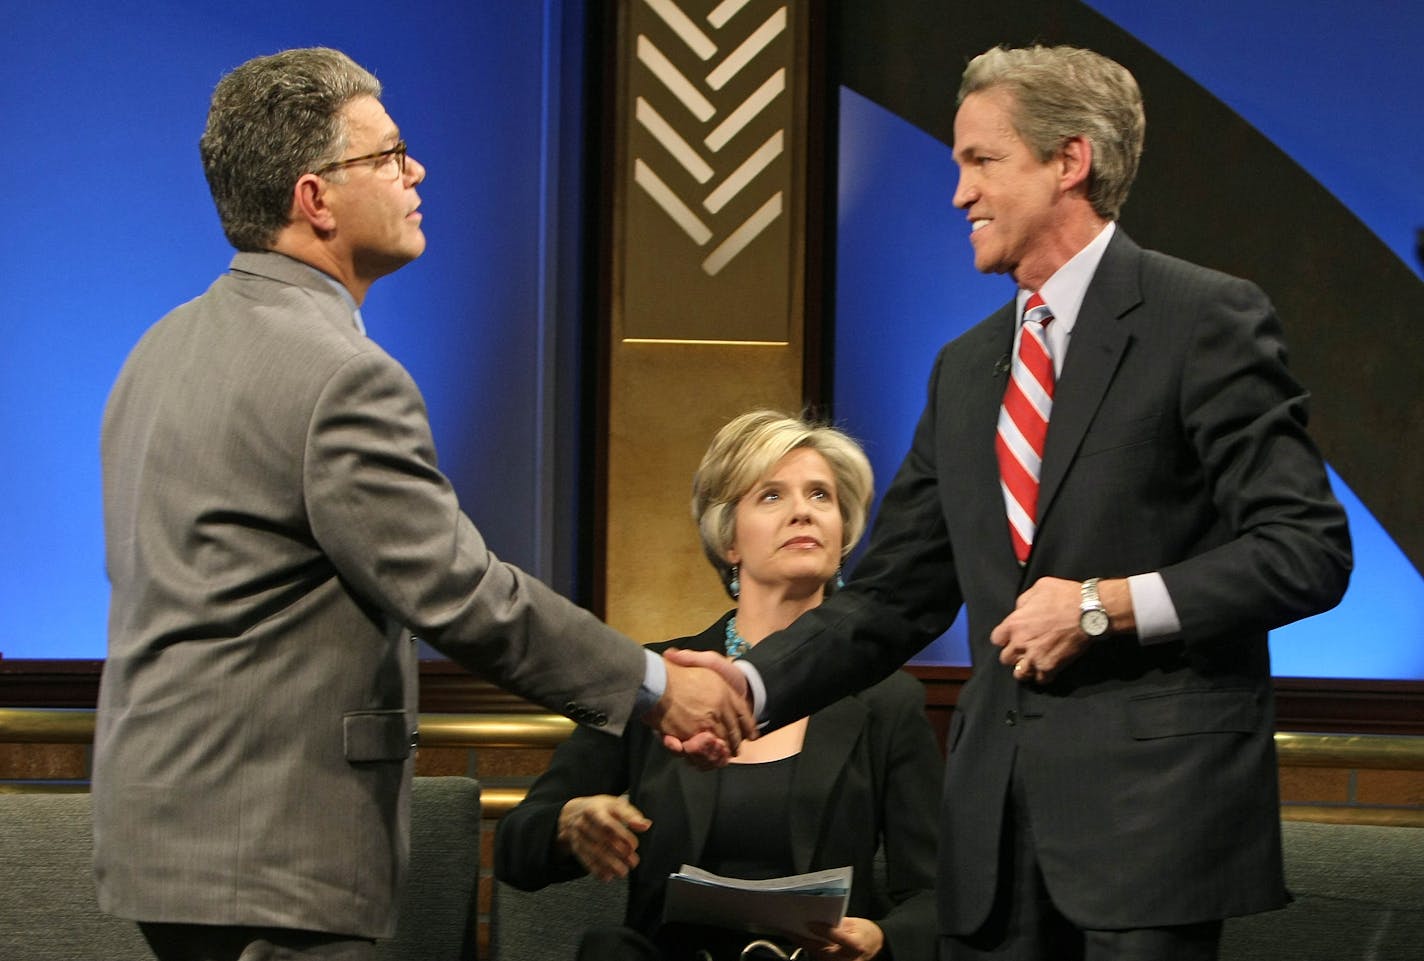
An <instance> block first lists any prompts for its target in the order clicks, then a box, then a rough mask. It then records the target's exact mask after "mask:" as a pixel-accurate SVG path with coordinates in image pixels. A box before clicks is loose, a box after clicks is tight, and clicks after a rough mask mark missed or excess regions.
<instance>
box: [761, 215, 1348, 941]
mask: <svg viewBox="0 0 1424 961" xmlns="http://www.w3.org/2000/svg"><path fill="white" fill-rule="evenodd" d="M1013 331H1014V310H1013V304H1012V303H1011V304H1009V305H1007V306H1006V307H1005V308H1004V309H1002V310H1000V311H998V312H996V313H995V314H993V315H992V316H990V317H989V318H988V319H986V320H985V321H984V322H983V323H981V324H979V325H978V326H976V327H975V328H973V329H972V330H970V331H968V332H967V333H966V334H964V335H963V336H962V337H960V338H958V339H957V340H955V341H953V342H952V343H950V344H948V345H947V346H946V347H945V348H944V349H943V350H942V351H941V353H940V356H939V358H938V359H937V361H936V364H935V368H934V373H933V375H932V379H931V382H930V388H929V397H928V401H927V403H926V406H925V411H924V414H923V416H922V418H921V420H920V423H919V425H918V427H917V429H916V432H915V437H914V441H913V444H912V446H911V449H910V452H909V454H908V455H907V456H906V458H905V461H904V463H903V464H902V466H901V468H900V470H899V472H898V474H897V475H896V478H895V480H894V482H893V483H892V485H891V487H890V488H889V489H888V490H887V492H886V495H885V499H884V501H883V503H882V504H881V506H880V510H879V516H878V518H877V521H876V525H875V532H874V534H873V536H872V539H871V545H870V548H869V551H868V552H867V555H866V557H865V559H864V560H863V562H862V563H861V564H860V565H859V567H858V569H857V570H856V572H855V578H854V580H853V581H852V583H851V584H850V586H849V587H848V588H847V589H845V590H843V591H840V592H838V593H837V594H836V595H835V596H834V597H832V598H830V599H829V600H828V601H827V602H826V603H825V604H823V605H821V606H820V607H818V608H816V609H815V610H813V611H811V612H809V613H808V614H806V615H804V616H803V617H802V618H800V620H798V622H797V623H796V624H795V625H793V627H792V628H791V629H790V630H788V631H786V632H784V634H783V635H779V636H773V637H771V638H768V639H767V640H765V641H763V642H762V643H761V644H759V645H757V647H756V648H755V649H754V650H753V651H752V653H751V654H750V655H749V657H748V660H750V661H751V662H752V663H753V664H755V665H756V667H757V669H758V670H759V671H760V672H761V675H762V677H763V680H764V681H765V683H766V687H767V696H768V704H769V707H770V710H771V719H772V722H773V723H784V722H785V721H787V720H789V719H791V718H795V717H797V716H799V715H802V714H805V713H807V712H808V711H811V710H814V709H816V708H817V707H819V706H820V704H822V703H824V702H825V701H827V700H830V699H833V698H836V697H839V696H842V695H843V694H844V693H845V692H846V691H848V690H850V689H852V688H854V687H857V686H861V685H864V684H866V683H868V682H870V681H871V680H873V679H875V678H877V677H880V676H882V675H884V674H885V673H886V672H887V671H889V670H891V669H893V668H894V667H896V666H898V665H899V664H900V663H902V662H903V661H904V660H905V659H906V658H908V657H910V656H911V655H912V654H913V653H914V652H915V651H917V650H918V649H919V648H920V647H921V646H923V645H924V644H925V643H926V642H927V641H928V640H930V639H932V638H933V637H934V636H936V635H937V634H938V633H939V632H941V631H943V630H944V629H945V628H946V627H948V625H949V623H950V621H951V620H952V618H953V617H954V615H955V614H956V613H957V611H958V610H959V608H960V605H961V603H963V605H964V606H965V607H966V609H967V612H968V620H969V642H970V649H971V656H972V659H973V662H974V670H973V675H972V677H971V679H970V681H969V683H968V684H966V685H965V687H964V690H963V692H962V693H961V695H960V700H959V703H958V710H957V712H956V716H955V719H954V721H953V723H952V725H951V730H950V735H949V757H948V775H947V783H946V790H945V794H944V800H943V807H942V812H941V817H942V819H943V825H944V827H943V830H942V831H941V834H940V875H939V878H940V884H939V889H938V896H939V902H940V921H941V926H942V929H943V930H944V932H945V933H951V934H964V933H969V932H971V931H974V930H975V929H976V928H977V927H978V926H979V925H980V924H981V923H982V921H983V920H984V918H985V916H986V914H987V912H988V910H989V908H990V904H991V902H992V896H993V892H994V890H995V884H996V881H997V874H996V872H997V868H998V865H999V857H998V853H999V840H1000V832H1001V825H1002V816H1003V810H1004V803H1005V798H1006V795H1007V791H1008V787H1009V783H1010V774H1011V771H1012V770H1013V769H1014V768H1015V767H1016V766H1017V768H1018V769H1019V770H1020V771H1021V772H1022V776H1023V779H1024V782H1025V785H1026V788H1027V798H1028V802H1029V806H1030V811H1031V817H1032V821H1033V833H1034V837H1035V840H1036V842H1037V849H1038V854H1039V859H1040V862H1041V865H1042V869H1043V874H1044V878H1045V881H1046V882H1047V885H1048V889H1049V891H1050V893H1051V894H1052V896H1053V899H1054V901H1055V903H1056V904H1057V905H1058V907H1059V908H1060V909H1061V910H1062V911H1063V912H1064V913H1065V914H1066V915H1067V916H1068V917H1069V918H1070V919H1071V920H1072V921H1074V922H1075V923H1077V924H1079V925H1080V926H1083V927H1089V928H1136V927H1150V926H1159V925H1170V924H1185V923H1190V922H1195V921H1202V920H1207V919H1215V918H1222V917H1228V916H1231V915H1236V914H1246V913H1250V912H1253V911H1262V910H1267V909H1270V908H1274V907H1278V906H1280V905H1281V904H1283V903H1284V901H1285V891H1284V887H1283V884H1282V879H1281V857H1280V826H1279V810H1278V806H1277V793H1276V771H1275V753H1274V745H1273V742H1272V732H1273V727H1274V708H1273V703H1272V687H1271V681H1270V661H1269V656H1268V653H1267V647H1266V632H1267V630H1269V629H1270V628H1272V627H1276V626H1279V625H1281V624H1284V623H1287V622H1289V621H1292V620H1295V619H1297V618H1300V617H1304V616H1307V615H1310V614H1314V613H1317V612H1318V611H1321V610H1324V609H1326V608H1328V607H1330V606H1332V605H1333V604H1335V603H1336V602H1337V601H1338V599H1339V597H1340V595H1341V594H1342V593H1343V591H1344V588H1345V584H1346V582H1347V579H1348V573H1349V569H1350V544H1349V535H1348V531H1347V528H1346V522H1345V515H1344V512H1343V510H1342V509H1341V507H1340V505H1339V504H1338V503H1337V502H1336V500H1335V498H1334V497H1333V495H1332V494H1331V492H1330V487H1329V484H1328V481H1327V479H1326V475H1325V471H1324V468H1323V465H1322V463H1321V459H1320V455H1319V453H1318V452H1317V451H1316V449H1315V447H1314V445H1313V444H1312V443H1311V441H1310V439H1309V437H1308V436H1307V434H1306V429H1305V423H1306V410H1305V408H1306V394H1305V391H1304V390H1302V389H1301V387H1300V386H1299V385H1298V384H1297V383H1296V382H1295V381H1294V380H1293V379H1292V378H1291V376H1290V374H1289V373H1288V372H1287V370H1286V365H1285V345H1284V341H1283V339H1282V335H1281V330H1280V325H1279V323H1278V321H1277V319H1276V317H1275V313H1274V311H1273V309H1272V308H1271V305H1270V303H1269V301H1268V300H1267V299H1266V297H1265V295H1264V294H1263V293H1262V292H1261V291H1260V290H1259V289H1258V288H1257V287H1255V286H1254V285H1252V284H1250V283H1247V282H1246V281H1243V280H1238V279H1236V278H1232V277H1227V276H1226V275H1223V274H1219V273H1216V272H1214V271H1209V270H1205V269H1203V268H1200V267H1196V266H1193V265H1191V264H1188V263H1185V262H1183V261H1180V260H1176V259H1174V258H1171V257H1166V256H1164V255H1162V254H1158V253H1154V252H1151V251H1144V250H1142V249H1141V248H1139V247H1138V246H1137V245H1136V244H1134V243H1133V242H1132V241H1131V240H1130V239H1129V238H1128V237H1127V235H1126V234H1125V233H1123V232H1122V231H1121V230H1119V231H1118V233H1117V235H1116V236H1115V237H1114V238H1113V239H1112V241H1111V242H1110V244H1109V246H1108V249H1107V251H1106V253H1105V255H1104V257H1103V260H1102V262H1101V264H1100V265H1099V268H1098V271H1097V273H1096V275H1095V276H1094V279H1093V281H1092V283H1091V285H1090V286H1089V288H1088V291H1087V295H1086V297H1085V299H1084V301H1083V306H1082V309H1081V311H1080V313H1079V317H1078V322H1077V325H1076V327H1075V328H1074V331H1073V338H1072V346H1071V348H1070V349H1069V351H1068V354H1067V356H1066V358H1065V364H1064V368H1063V372H1062V375H1061V376H1060V378H1059V380H1058V385H1057V390H1056V393H1055V397H1054V404H1053V414H1052V420H1051V422H1050V425H1049V429H1048V439H1047V445H1046V449H1045V452H1044V460H1043V469H1042V470H1043V473H1042V486H1041V492H1040V496H1039V517H1038V531H1037V535H1036V538H1035V541H1034V546H1033V551H1032V554H1031V555H1030V557H1029V560H1028V564H1027V566H1026V567H1024V568H1020V567H1019V565H1018V564H1017V562H1016V561H1015V560H1014V557H1013V552H1012V547H1011V545H1010V541H1009V535H1008V530H1007V525H1006V522H1005V519H1004V503H1003V497H1002V495H1001V493H1000V488H999V479H998V468H997V465H996V461H995V457H994V431H995V422H996V418H997V414H998V407H999V403H1000V400H1001V398H1002V395H1003V390H1004V376H1003V374H1002V373H1001V370H1002V365H1001V364H1000V363H999V361H1000V359H1001V358H1004V357H1007V356H1008V353H1009V350H1010V345H1011V343H1012V340H1013ZM1149 571H1160V572H1161V574H1162V577H1163V579H1164V580H1165V582H1166V585H1167V588H1168V590H1169V591H1170V593H1171V596H1172V600H1173V602H1174V604H1175V606H1176V609H1177V613H1178V615H1179V617H1180V619H1181V624H1182V630H1181V634H1180V636H1178V637H1174V638H1168V639H1163V640H1162V641H1161V642H1146V643H1142V642H1139V641H1138V640H1137V639H1136V638H1135V637H1130V636H1117V637H1112V638H1110V639H1108V640H1106V641H1104V642H1102V643H1099V644H1097V645H1095V646H1093V647H1092V648H1090V649H1089V650H1088V651H1087V652H1086V653H1085V654H1084V655H1083V656H1082V657H1081V658H1080V659H1079V660H1078V661H1076V662H1075V663H1074V664H1073V665H1072V666H1071V667H1070V668H1068V669H1067V670H1065V671H1064V672H1063V673H1062V674H1061V675H1060V676H1059V678H1058V679H1057V680H1056V681H1054V682H1053V683H1052V684H1051V685H1048V686H1047V687H1041V688H1040V687H1034V686H1031V685H1024V684H1020V683H1018V682H1016V681H1014V679H1013V677H1012V675H1011V673H1010V669H1009V668H1008V667H1005V666H1003V665H1001V664H999V663H998V653H999V652H998V649H997V648H995V647H993V646H992V645H991V644H990V643H989V633H990V631H991V630H992V629H993V628H994V627H995V626H996V625H997V624H998V623H999V622H1000V621H1002V620H1003V618H1004V617H1005V616H1007V615H1008V614H1009V613H1010V612H1011V611H1012V610H1013V608H1014V602H1015V598H1016V597H1017V596H1018V595H1019V594H1020V593H1021V592H1022V591H1024V590H1025V589H1027V588H1028V587H1029V586H1030V585H1032V584H1033V583H1034V582H1035V581H1037V580H1038V579H1039V578H1040V577H1045V576H1056V577H1064V578H1071V579H1074V580H1081V579H1084V578H1087V577H1094V576H1100V577H1124V576H1128V575H1132V574H1138V573H1144V572H1149ZM802 648H805V651H804V652H802ZM812 651H814V654H813V653H812Z"/></svg>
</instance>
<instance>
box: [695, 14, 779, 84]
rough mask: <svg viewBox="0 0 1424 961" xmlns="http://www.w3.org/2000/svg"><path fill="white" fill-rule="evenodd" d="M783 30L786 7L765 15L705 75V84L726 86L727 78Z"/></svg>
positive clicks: (734, 74) (749, 61) (735, 73)
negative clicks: (763, 20) (724, 57)
mask: <svg viewBox="0 0 1424 961" xmlns="http://www.w3.org/2000/svg"><path fill="white" fill-rule="evenodd" d="M785 30H786V8H785V7H782V8H781V9H779V10H777V11H776V12H775V13H773V14H772V15H771V16H769V17H767V18H766V22H765V23H763V24H762V25H761V26H759V27H757V28H756V29H755V30H753V31H752V33H751V36H749V37H747V39H745V40H743V41H742V42H741V44H740V45H739V46H738V47H737V49H735V50H733V51H732V52H731V53H730V54H728V55H727V58H726V59H725V60H723V61H722V62H721V63H720V64H718V65H717V67H716V68H715V69H714V70H713V71H712V72H711V73H709V74H708V75H707V86H709V87H711V88H712V89H713V90H721V89H722V88H723V87H724V86H726V84H727V81H728V80H731V79H732V78H733V77H735V76H736V75H737V74H738V73H739V72H740V71H741V69H742V68H743V67H745V66H746V65H747V64H749V63H751V62H752V60H754V59H755V58H756V55H757V54H759V53H761V52H762V51H763V50H765V49H766V48H767V46H768V45H769V44H770V43H771V42H772V41H773V40H775V39H776V38H777V37H779V36H780V35H781V34H782V33H783V32H784V31H785ZM704 59H705V58H704Z"/></svg>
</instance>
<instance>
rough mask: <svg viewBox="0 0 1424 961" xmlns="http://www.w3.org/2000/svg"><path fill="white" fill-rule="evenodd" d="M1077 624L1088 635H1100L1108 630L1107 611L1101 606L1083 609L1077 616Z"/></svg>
mask: <svg viewBox="0 0 1424 961" xmlns="http://www.w3.org/2000/svg"><path fill="white" fill-rule="evenodd" d="M1078 625H1079V626H1080V627H1082V628H1083V633H1084V634H1086V635H1088V636H1089V637H1102V636H1103V635H1104V634H1106V633H1107V632H1108V612H1107V611H1105V610H1102V609H1101V608H1095V609H1093V610H1087V611H1084V612H1083V613H1082V615H1081V616H1080V617H1079V618H1078Z"/></svg>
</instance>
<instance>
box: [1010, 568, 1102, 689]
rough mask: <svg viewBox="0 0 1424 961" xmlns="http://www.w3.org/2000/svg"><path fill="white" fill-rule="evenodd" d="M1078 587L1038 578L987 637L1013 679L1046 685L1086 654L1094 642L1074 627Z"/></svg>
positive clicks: (1058, 580) (1071, 583)
mask: <svg viewBox="0 0 1424 961" xmlns="http://www.w3.org/2000/svg"><path fill="white" fill-rule="evenodd" d="M1080 587H1081V585H1080V584H1079V582H1078V581H1070V580H1066V579H1064V578H1061V577H1044V578H1040V579H1039V580H1038V581H1036V582H1035V583H1034V585H1033V586H1032V587H1030V588H1029V589H1028V590H1027V591H1025V592H1024V593H1022V594H1020V595H1019V599H1018V602H1017V603H1016V604H1015V605H1014V611H1013V613H1012V614H1010V615H1009V616H1008V617H1006V618H1004V619H1003V621H1001V622H1000V623H999V626H998V627H995V628H994V630H993V631H992V632H990V634H989V643H991V644H993V645H994V646H996V647H998V648H1000V651H999V663H1000V664H1005V665H1008V666H1011V667H1012V668H1013V671H1014V678H1015V680H1019V681H1033V682H1035V683H1038V684H1047V683H1048V682H1049V681H1051V680H1053V678H1054V677H1055V676H1056V675H1057V674H1058V672H1059V671H1061V670H1063V668H1065V667H1067V666H1068V665H1069V664H1071V663H1072V662H1073V661H1074V660H1076V659H1077V658H1078V656H1079V655H1081V654H1082V653H1083V652H1084V651H1085V650H1087V649H1088V645H1089V644H1091V643H1092V640H1091V639H1090V638H1089V637H1088V635H1086V634H1084V633H1083V630H1082V628H1080V627H1079V626H1078V613H1079V606H1080V604H1081V594H1080V591H1079V588H1080Z"/></svg>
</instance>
